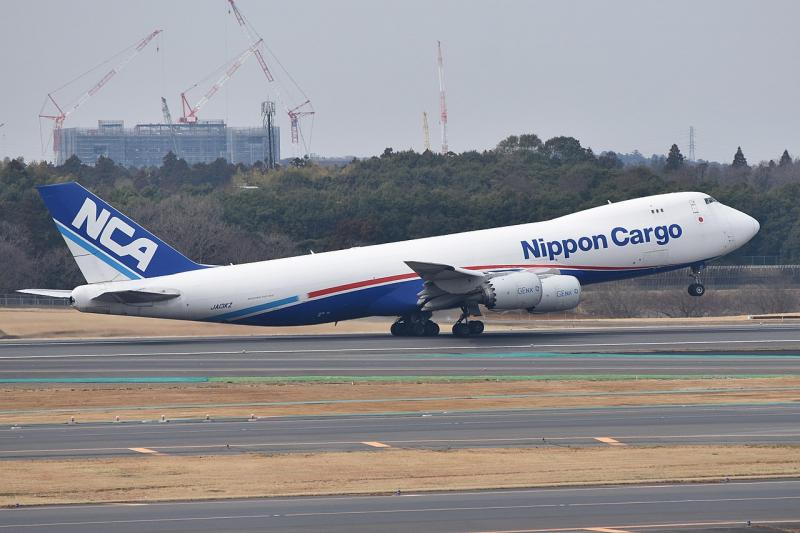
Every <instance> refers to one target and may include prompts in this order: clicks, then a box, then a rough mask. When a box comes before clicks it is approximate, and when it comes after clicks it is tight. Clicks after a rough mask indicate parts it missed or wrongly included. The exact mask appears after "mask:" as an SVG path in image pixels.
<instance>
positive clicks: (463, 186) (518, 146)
mask: <svg viewBox="0 0 800 533" xmlns="http://www.w3.org/2000/svg"><path fill="white" fill-rule="evenodd" d="M665 148H666V147H665ZM777 152H778V153H777V154H776V159H775V160H773V161H766V162H761V163H758V164H748V162H747V159H746V157H745V154H744V153H743V152H742V150H741V149H738V150H736V151H734V150H732V153H731V162H730V163H711V162H702V161H701V162H690V161H687V160H686V159H685V158H684V157H683V155H682V154H681V153H680V150H679V149H678V147H677V146H675V145H673V146H672V147H671V148H670V149H669V150H665V156H654V157H651V158H644V157H642V156H640V155H637V154H636V153H635V154H633V155H631V154H616V153H614V152H604V153H601V154H599V155H597V154H595V153H594V152H593V151H592V150H591V149H590V148H587V147H584V146H582V145H581V143H580V141H578V140H577V139H575V138H572V137H555V138H552V139H549V140H547V141H542V140H541V139H539V137H537V136H536V135H534V134H525V135H520V136H510V137H508V138H506V139H504V140H502V141H500V142H499V143H498V144H497V146H496V147H495V148H494V149H492V150H486V151H483V152H478V151H468V152H463V153H459V154H455V153H452V152H451V153H448V154H446V155H441V154H434V153H431V152H429V151H426V152H424V153H417V152H414V151H394V150H393V149H392V148H386V150H384V152H383V153H382V154H381V155H380V156H375V157H370V158H364V159H359V160H355V159H354V160H353V161H352V162H351V163H349V164H347V165H344V166H341V167H335V168H334V167H326V166H321V165H318V164H315V163H314V161H313V160H310V159H307V158H306V159H295V160H293V161H292V162H291V163H290V164H287V165H285V166H283V167H281V168H277V169H271V170H270V169H266V168H265V167H264V166H263V165H259V164H257V165H254V166H252V167H245V166H242V165H231V164H228V163H227V162H226V161H225V160H224V159H219V160H217V161H215V162H213V163H210V164H202V163H201V164H195V165H188V164H187V163H186V162H185V161H184V160H182V159H178V158H176V157H175V156H174V155H173V154H171V153H170V154H167V156H165V157H164V160H163V164H162V166H160V167H158V168H139V169H129V168H123V167H120V166H118V165H117V164H115V163H114V162H113V161H112V160H110V159H107V158H103V157H100V158H99V159H98V160H97V161H96V162H95V164H94V165H93V166H90V165H86V164H83V163H82V162H81V161H80V160H78V159H77V158H74V157H73V158H71V159H69V160H67V161H66V162H65V163H64V164H63V165H60V166H54V165H52V164H50V163H46V162H31V163H27V162H25V161H23V160H22V159H6V160H4V161H3V162H0V258H1V259H0V290H13V289H16V288H22V287H49V288H72V287H73V286H75V285H78V284H81V283H83V279H82V277H81V275H80V272H79V271H78V269H77V267H76V266H75V264H74V262H73V260H72V259H71V257H70V256H69V254H68V251H67V248H66V246H65V245H64V242H63V240H62V238H61V236H60V234H59V233H58V232H57V231H56V229H55V227H54V225H53V223H52V220H50V218H49V216H48V214H47V211H46V209H45V206H44V204H43V203H42V201H41V200H40V198H39V196H38V194H37V192H36V190H35V187H36V186H37V185H43V184H49V183H57V182H63V181H73V180H74V181H77V182H79V183H81V184H82V185H83V186H85V187H87V188H88V189H90V190H92V191H93V192H95V193H96V194H98V195H99V196H101V197H102V198H104V199H105V200H106V201H108V202H110V203H111V204H113V205H114V206H115V207H117V208H118V209H120V210H121V211H123V212H124V213H126V214H127V215H128V216H130V217H131V218H133V219H135V220H137V221H138V222H140V223H141V224H142V225H143V226H145V227H147V228H148V229H150V230H151V231H152V232H154V233H156V234H157V235H159V236H160V237H161V238H162V239H164V240H165V241H167V242H169V243H170V244H172V245H173V246H175V247H176V248H177V249H178V250H180V251H182V252H183V253H185V254H186V255H187V256H188V257H190V258H192V259H193V260H195V261H199V262H202V263H208V264H228V263H241V262H247V261H255V260H264V259H271V258H276V257H285V256H289V255H298V254H306V253H310V251H313V252H323V251H328V250H335V249H341V248H347V247H351V246H362V245H367V244H375V243H382V242H390V241H396V240H403V239H413V238H417V237H424V236H430V235H437V234H445V233H454V232H460V231H469V230H474V229H481V228H489V227H494V226H503V225H509V224H519V223H525V222H534V221H539V220H546V219H550V218H553V217H557V216H560V215H564V214H568V213H571V212H573V211H577V210H580V209H585V208H589V207H593V206H596V205H600V204H604V203H606V202H608V201H612V202H614V201H619V200H624V199H628V198H635V197H638V196H646V195H650V194H657V193H663V192H670V191H678V190H697V191H703V192H705V193H708V194H710V195H712V196H714V197H715V198H717V199H718V200H719V201H721V202H723V203H725V204H728V205H730V206H732V207H735V208H736V209H740V210H742V211H745V212H747V213H749V214H751V215H752V216H754V217H756V218H757V219H758V220H759V221H760V222H761V232H760V233H759V234H758V235H757V236H756V238H755V239H753V241H751V242H750V243H749V244H748V245H746V246H745V247H743V248H742V249H740V250H739V251H737V252H736V253H735V254H732V255H731V256H728V257H726V258H725V261H727V262H729V263H737V264H751V263H754V262H755V263H760V262H767V263H770V264H796V263H798V261H800V162H797V161H794V160H793V159H792V157H791V156H790V155H789V154H788V152H786V151H783V155H778V154H780V153H781V150H778V151H777Z"/></svg>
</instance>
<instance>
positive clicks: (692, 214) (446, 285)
mask: <svg viewBox="0 0 800 533" xmlns="http://www.w3.org/2000/svg"><path fill="white" fill-rule="evenodd" d="M39 193H40V194H41V196H42V199H43V200H44V202H45V204H46V205H47V208H48V209H49V210H50V214H51V215H52V217H53V220H55V223H56V227H57V228H58V231H59V232H60V233H61V234H62V235H63V237H64V240H65V241H66V243H67V246H69V249H70V251H71V252H72V255H73V257H74V258H75V261H77V263H78V266H79V267H80V270H81V272H82V273H83V275H84V277H85V278H86V283H87V284H86V285H81V286H79V287H76V288H74V289H73V290H71V291H70V290H48V289H25V290H23V291H22V292H26V293H30V294H38V295H47V296H56V297H64V298H69V299H70V302H71V303H72V305H73V306H74V307H75V308H76V309H78V310H80V311H83V312H87V313H108V314H113V315H132V316H145V317H156V318H171V319H181V320H198V321H207V322H225V323H232V324H249V325H261V326H294V325H298V326H299V325H306V324H319V323H324V322H337V321H342V320H349V319H354V318H362V317H369V316H388V317H398V318H397V320H396V321H395V322H394V324H393V325H392V327H391V332H392V334H394V335H411V336H423V335H437V334H438V333H439V326H438V325H437V324H436V323H435V322H433V321H432V320H431V316H432V313H433V312H434V311H437V310H441V309H460V310H461V315H460V318H459V319H458V321H457V322H456V323H455V325H453V327H452V331H453V334H454V335H457V336H469V335H478V334H480V333H482V332H483V322H481V321H480V320H477V319H474V318H473V317H477V316H480V315H481V306H485V307H486V308H488V309H498V310H503V309H525V310H527V311H529V312H531V313H547V312H552V311H563V310H567V309H572V308H574V307H576V306H577V305H578V303H579V302H580V297H581V287H582V286H584V285H587V284H590V283H600V282H604V281H612V280H619V279H625V278H633V277H637V276H646V275H649V274H655V273H658V272H665V271H669V270H676V269H681V268H689V269H691V274H692V276H693V279H694V282H693V283H692V284H691V285H689V294H691V295H693V296H702V294H703V293H704V292H705V289H704V287H703V284H702V282H701V278H700V273H701V271H702V269H703V267H704V265H705V264H706V262H708V261H711V260H713V259H716V258H718V257H721V256H723V255H725V254H728V253H730V252H732V251H734V250H736V249H737V248H739V247H741V246H742V245H744V244H745V243H746V242H748V241H749V240H750V239H752V238H753V236H754V235H755V234H756V233H757V232H758V230H759V224H758V222H757V221H756V220H755V219H754V218H752V217H750V216H749V215H746V214H745V213H742V212H740V211H737V210H736V209H733V208H731V207H728V206H726V205H723V204H721V203H720V202H718V201H716V200H715V199H714V198H712V197H710V196H708V195H707V194H703V193H700V192H679V193H670V194H660V195H656V196H648V197H644V198H637V199H634V200H626V201H623V202H617V203H609V204H607V205H602V206H599V207H595V208H592V209H587V210H585V211H580V212H578V213H573V214H571V215H565V216H562V217H560V218H556V219H553V220H548V221H544V222H534V223H529V224H520V225H517V226H507V227H501V228H493V229H485V230H479V231H469V232H465V233H456V234H453V235H442V236H440V237H428V238H425V239H415V240H410V241H401V242H394V243H388V244H379V245H375V246H364V247H359V248H350V249H348V250H338V251H334V252H326V253H317V254H310V255H303V256H298V257H288V258H285V259H274V260H270V261H261V262H256V263H246V264H240V265H224V266H213V265H203V264H199V263H195V262H194V261H192V260H190V259H188V258H186V257H185V256H183V255H182V254H181V253H180V252H178V251H177V250H175V249H174V248H172V247H171V246H170V245H168V244H167V243H166V242H164V241H162V240H161V239H159V238H158V237H156V236H155V235H153V234H152V233H150V232H148V231H147V230H146V229H144V228H143V227H141V226H140V225H138V224H137V223H136V222H134V221H133V220H131V219H130V218H128V217H127V216H125V215H123V214H122V213H120V212H119V211H117V210H116V209H114V208H113V207H111V206H110V205H109V204H107V203H106V202H104V201H103V200H101V199H100V198H98V197H97V196H95V195H93V194H92V193H91V192H89V191H87V190H86V189H84V188H83V187H82V186H80V185H79V184H77V183H60V184H56V185H46V186H42V187H39Z"/></svg>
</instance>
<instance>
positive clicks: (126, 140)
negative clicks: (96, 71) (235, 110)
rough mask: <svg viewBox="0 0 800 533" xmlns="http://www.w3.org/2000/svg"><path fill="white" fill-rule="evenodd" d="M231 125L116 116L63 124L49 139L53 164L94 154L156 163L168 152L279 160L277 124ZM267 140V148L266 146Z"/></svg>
mask: <svg viewBox="0 0 800 533" xmlns="http://www.w3.org/2000/svg"><path fill="white" fill-rule="evenodd" d="M270 128H271V132H272V135H269V132H270V129H267V128H264V127H259V128H231V127H228V126H226V125H225V122H224V121H222V120H206V121H197V122H193V123H189V124H184V123H178V124H172V125H170V124H137V125H136V126H134V127H133V128H125V124H124V123H123V121H121V120H100V121H98V123H97V127H96V128H63V129H61V130H59V131H58V132H57V133H56V134H57V135H60V137H61V138H60V139H58V140H57V141H56V143H55V146H57V150H56V154H55V155H56V164H57V165H61V164H63V163H64V162H65V161H66V160H67V159H69V158H70V157H72V156H73V155H74V156H77V157H78V159H80V160H81V161H82V162H83V163H85V164H87V165H94V163H95V162H96V161H97V159H98V158H99V157H100V156H103V157H108V158H110V159H112V160H114V162H115V163H117V164H119V165H122V166H125V167H150V166H161V164H162V161H163V159H164V156H165V155H166V154H167V153H168V152H170V151H171V152H173V153H174V154H175V155H177V156H178V157H179V158H181V159H185V160H186V162H187V163H189V164H190V165H191V164H194V163H210V162H212V161H214V160H216V159H218V158H220V157H221V158H223V159H226V160H227V161H228V162H229V163H234V164H236V163H243V164H245V165H252V164H254V163H256V162H257V161H261V162H264V161H279V160H280V128H278V127H277V126H274V125H273V126H271V127H270ZM270 141H271V144H272V150H271V151H270Z"/></svg>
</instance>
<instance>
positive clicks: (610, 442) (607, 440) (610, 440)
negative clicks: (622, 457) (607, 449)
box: [594, 437, 627, 531]
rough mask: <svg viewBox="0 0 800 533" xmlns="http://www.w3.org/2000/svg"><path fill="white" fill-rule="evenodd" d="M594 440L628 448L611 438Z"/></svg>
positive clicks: (596, 438)
mask: <svg viewBox="0 0 800 533" xmlns="http://www.w3.org/2000/svg"><path fill="white" fill-rule="evenodd" d="M594 440H596V441H599V442H602V443H603V444H608V445H609V446H627V444H625V443H624V442H620V441H618V440H617V439H612V438H611V437H594ZM598 531H599V530H598Z"/></svg>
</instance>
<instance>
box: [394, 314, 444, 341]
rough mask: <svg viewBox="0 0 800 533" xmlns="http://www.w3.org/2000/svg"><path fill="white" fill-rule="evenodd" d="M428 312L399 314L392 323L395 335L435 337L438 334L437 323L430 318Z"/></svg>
mask: <svg viewBox="0 0 800 533" xmlns="http://www.w3.org/2000/svg"><path fill="white" fill-rule="evenodd" d="M430 316H431V315H430V313H426V314H418V315H409V316H401V317H400V318H398V319H397V321H396V322H395V323H394V324H392V329H391V332H392V335H394V336H395V337H435V336H436V335H438V334H439V324H437V323H436V322H434V321H432V320H431V319H430Z"/></svg>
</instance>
